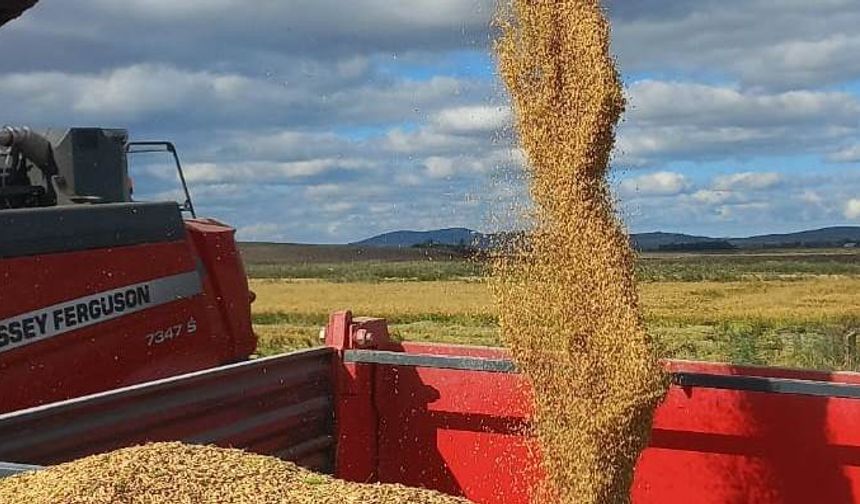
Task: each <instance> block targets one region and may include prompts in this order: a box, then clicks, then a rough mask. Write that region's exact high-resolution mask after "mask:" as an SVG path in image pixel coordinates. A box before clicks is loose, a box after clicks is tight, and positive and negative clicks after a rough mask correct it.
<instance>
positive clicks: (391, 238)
mask: <svg viewBox="0 0 860 504" xmlns="http://www.w3.org/2000/svg"><path fill="white" fill-rule="evenodd" d="M485 239H486V238H485V235H483V234H481V233H479V232H477V231H472V230H471V229H466V228H449V229H437V230H434V231H394V232H391V233H385V234H381V235H378V236H374V237H373V238H368V239H366V240H362V241H360V242H355V243H350V245H353V246H363V247H399V248H408V247H416V246H420V245H447V246H452V247H456V246H462V247H475V246H478V245H480V244H481V243H482V242H483V241H484V240H485Z"/></svg>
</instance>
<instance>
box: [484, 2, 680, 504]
mask: <svg viewBox="0 0 860 504" xmlns="http://www.w3.org/2000/svg"><path fill="white" fill-rule="evenodd" d="M497 26H498V31H499V36H498V38H497V40H496V45H495V49H496V56H497V59H498V65H499V71H500V73H501V76H502V78H503V80H504V82H505V84H506V85H507V88H508V90H509V92H510V95H511V100H512V106H513V109H514V115H515V118H516V119H515V125H516V132H517V135H518V139H519V143H520V146H521V147H522V149H523V151H524V152H525V154H526V158H527V162H528V175H529V182H530V194H531V198H532V201H533V207H532V210H530V212H531V215H529V216H528V221H529V222H531V223H533V228H532V230H531V231H530V233H529V234H528V236H527V237H526V239H525V240H524V242H523V243H521V244H519V250H518V251H517V253H513V254H505V255H504V256H502V257H500V258H499V259H498V260H496V262H495V264H494V278H493V281H492V286H493V291H494V295H495V298H496V302H497V305H498V308H499V319H500V324H501V328H502V334H503V337H504V340H505V342H506V344H507V345H508V346H509V347H510V349H511V351H512V354H513V356H514V359H515V361H516V362H517V364H518V365H519V367H520V369H521V370H522V372H523V373H524V374H525V376H526V377H527V379H528V380H529V382H530V383H531V385H532V387H533V389H534V390H535V394H534V397H535V418H534V424H535V429H536V435H537V437H538V439H539V441H540V443H541V451H542V454H543V465H544V467H543V468H544V470H545V472H546V474H547V476H548V477H547V483H546V484H545V485H544V487H543V488H542V489H541V490H540V492H539V494H538V497H537V500H538V501H540V502H560V503H577V504H588V503H623V502H628V501H629V494H630V486H631V483H632V479H633V469H634V466H635V464H636V460H637V458H638V456H639V454H640V452H641V451H642V450H643V449H644V447H645V445H646V443H647V441H648V436H649V432H650V428H651V422H652V417H653V413H654V409H655V408H656V405H657V404H658V402H659V401H660V400H661V398H662V397H663V395H664V393H665V390H666V386H667V380H666V376H665V374H664V373H663V372H662V371H661V368H660V366H659V363H658V360H657V356H656V355H655V351H654V347H653V345H652V343H651V340H650V338H649V337H648V334H647V333H646V330H645V326H644V323H643V319H642V315H641V313H640V310H639V300H638V296H637V291H636V285H635V282H634V278H633V275H634V273H633V266H634V260H635V256H634V253H633V251H632V249H631V247H630V244H629V240H628V237H627V234H626V232H625V229H624V227H623V225H622V224H621V222H620V221H619V219H618V217H617V216H616V213H615V209H614V207H613V201H612V194H611V191H610V189H609V184H608V182H607V178H606V177H607V173H608V166H609V161H610V155H611V152H612V149H613V145H614V138H615V126H616V124H617V122H618V120H619V118H620V116H621V114H622V113H623V111H624V105H625V102H624V96H623V90H622V86H621V83H620V79H619V75H618V72H617V71H616V68H615V62H614V60H613V58H612V56H611V54H610V29H609V24H608V21H607V19H606V17H605V14H604V12H603V10H602V7H601V5H600V2H599V1H598V0H511V1H504V3H502V4H501V6H500V8H499V13H498V17H497Z"/></svg>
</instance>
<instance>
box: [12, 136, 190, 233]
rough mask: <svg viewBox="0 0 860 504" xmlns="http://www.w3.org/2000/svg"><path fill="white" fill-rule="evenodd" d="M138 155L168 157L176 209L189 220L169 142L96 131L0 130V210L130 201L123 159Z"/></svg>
mask: <svg viewBox="0 0 860 504" xmlns="http://www.w3.org/2000/svg"><path fill="white" fill-rule="evenodd" d="M144 152H167V153H170V154H172V156H173V160H174V162H175V163H176V168H177V172H178V174H179V178H180V180H181V182H182V188H183V191H184V193H185V202H184V203H183V204H182V207H181V209H182V210H184V211H188V212H189V213H190V214H191V216H192V217H195V214H194V206H193V204H192V203H191V196H190V194H189V192H188V187H187V185H186V183H185V176H184V174H183V173H182V165H181V163H180V161H179V156H178V155H177V153H176V148H175V147H174V146H173V144H172V143H170V142H129V141H128V132H127V131H125V130H120V129H101V128H71V129H66V130H59V131H52V130H47V131H44V132H36V131H33V130H31V129H29V128H15V127H9V126H7V127H5V128H3V129H0V209H9V208H36V207H48V206H57V205H75V204H86V203H91V204H98V203H122V202H130V201H131V200H132V199H131V197H132V191H133V187H132V183H131V178H130V177H129V173H128V155H130V154H135V153H144Z"/></svg>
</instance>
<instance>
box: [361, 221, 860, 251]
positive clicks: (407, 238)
mask: <svg viewBox="0 0 860 504" xmlns="http://www.w3.org/2000/svg"><path fill="white" fill-rule="evenodd" d="M631 240H632V242H633V245H634V246H635V247H636V248H637V249H638V250H641V251H646V252H650V251H660V250H665V251H670V250H675V251H681V250H727V249H732V248H737V249H759V248H799V247H803V248H830V247H842V246H845V245H846V244H850V243H856V244H860V226H842V227H829V228H824V229H816V230H811V231H801V232H797V233H786V234H772V235H762V236H752V237H748V238H722V237H721V238H713V237H708V236H694V235H687V234H681V233H662V232H658V233H638V234H634V235H632V236H631ZM501 241H504V240H503V239H499V238H498V237H494V236H493V235H485V234H482V233H479V232H477V231H473V230H471V229H466V228H450V229H438V230H432V231H394V232H391V233H385V234H381V235H378V236H374V237H372V238H368V239H367V240H362V241H360V242H356V243H353V244H351V245H352V246H362V247H380V248H389V247H390V248H411V247H421V246H430V245H433V246H448V247H458V246H459V247H462V246H467V247H473V248H479V249H483V248H487V247H488V244H490V243H493V242H501Z"/></svg>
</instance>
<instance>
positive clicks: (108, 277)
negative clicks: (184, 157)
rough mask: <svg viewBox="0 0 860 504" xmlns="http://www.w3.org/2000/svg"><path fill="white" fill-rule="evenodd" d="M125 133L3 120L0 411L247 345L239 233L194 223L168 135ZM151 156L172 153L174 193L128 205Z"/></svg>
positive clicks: (243, 354) (210, 362)
mask: <svg viewBox="0 0 860 504" xmlns="http://www.w3.org/2000/svg"><path fill="white" fill-rule="evenodd" d="M128 138H129V135H128V133H127V132H126V131H125V130H120V129H101V128H70V129H63V130H45V131H40V132H37V131H34V130H31V129H29V128H21V127H5V128H2V129H0V375H2V381H3V384H4V390H5V391H6V392H4V394H3V395H2V396H0V413H2V412H3V411H11V410H14V409H20V408H24V407H28V406H33V405H37V404H42V403H46V402H52V401H56V400H61V399H66V398H70V397H76V396H79V395H83V394H88V393H93V392H98V391H102V390H107V389H110V388H114V387H117V386H122V385H131V384H134V383H140V382H144V381H148V380H153V379H157V378H163V377H167V376H172V375H176V374H181V373H187V372H191V371H196V370H200V369H205V368H208V367H212V366H218V365H221V364H225V363H229V362H235V361H239V360H243V359H246V358H247V357H248V356H249V355H250V354H251V353H252V352H253V351H254V350H255V347H256V339H255V337H254V335H253V331H252V330H251V321H250V297H251V295H250V292H249V290H248V283H247V278H246V276H245V271H244V267H243V265H242V262H241V259H240V257H239V253H238V249H237V246H236V242H235V239H234V233H235V230H234V229H232V228H230V227H229V226H226V225H224V224H222V223H220V222H217V221H214V220H212V219H197V218H196V214H195V210H194V206H193V204H192V202H191V197H190V195H189V192H188V188H187V185H186V184H185V178H184V175H183V173H182V166H181V164H180V162H179V156H178V155H177V153H176V148H175V147H174V146H173V144H171V143H170V142H129V140H128ZM147 152H164V153H167V154H169V155H171V157H172V160H173V162H174V163H175V165H176V169H177V172H178V176H179V180H180V182H181V184H182V188H183V191H184V198H185V201H184V202H182V203H177V202H173V201H167V202H139V201H135V200H134V198H133V197H132V193H133V188H132V183H131V178H130V176H129V169H128V159H129V156H130V155H133V154H138V153H147ZM183 212H187V214H188V217H189V218H188V219H183V216H182V213H183Z"/></svg>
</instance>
